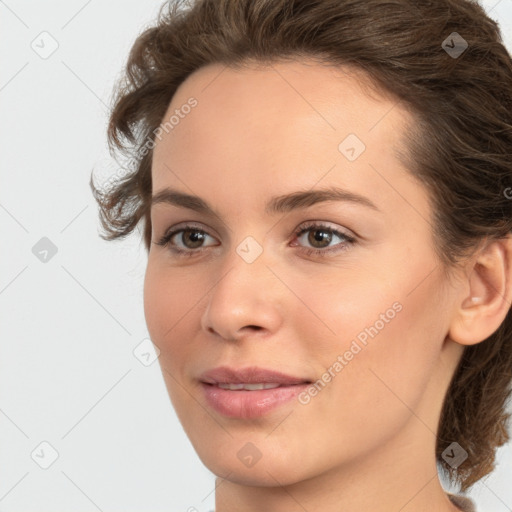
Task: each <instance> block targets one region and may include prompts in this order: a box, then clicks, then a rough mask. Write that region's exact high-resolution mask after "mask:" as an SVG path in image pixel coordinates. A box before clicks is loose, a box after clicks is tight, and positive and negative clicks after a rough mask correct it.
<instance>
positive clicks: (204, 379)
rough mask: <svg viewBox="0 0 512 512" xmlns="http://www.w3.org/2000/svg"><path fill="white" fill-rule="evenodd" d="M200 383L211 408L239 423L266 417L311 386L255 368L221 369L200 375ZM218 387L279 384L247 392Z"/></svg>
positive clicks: (222, 367) (307, 381)
mask: <svg viewBox="0 0 512 512" xmlns="http://www.w3.org/2000/svg"><path fill="white" fill-rule="evenodd" d="M199 380H200V381H201V388H202V390H203V394H204V397H205V398H206V401H207V403H208V405H210V407H212V408H213V409H214V410H216V411H217V412H218V413H220V414H222V415H224V416H227V417H230V418H241V419H249V418H257V417H259V416H263V415H264V414H268V413H270V412H271V411H272V410H274V409H276V408H278V407H280V406H282V405H284V404H286V403H288V402H290V401H291V400H292V399H293V398H295V397H296V396H297V395H298V394H299V393H301V392H302V391H304V390H305V389H306V388H307V387H308V386H309V385H310V384H311V381H310V380H308V379H304V378H301V377H294V376H291V375H286V374H284V373H282V372H278V371H276V370H270V369H265V368H260V367H257V366H251V367H246V368H239V369H235V368H230V367H228V366H221V367H218V368H214V369H213V370H209V371H207V372H205V373H203V374H202V375H201V377H200V379H199ZM219 383H225V384H241V383H246V384H254V383H278V384H280V386H279V387H277V388H273V389H259V390H254V391H247V390H229V389H222V388H220V387H218V386H217V384H219Z"/></svg>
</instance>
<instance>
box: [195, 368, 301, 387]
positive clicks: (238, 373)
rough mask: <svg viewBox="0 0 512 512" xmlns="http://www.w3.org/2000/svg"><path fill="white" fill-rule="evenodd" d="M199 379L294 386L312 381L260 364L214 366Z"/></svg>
mask: <svg viewBox="0 0 512 512" xmlns="http://www.w3.org/2000/svg"><path fill="white" fill-rule="evenodd" d="M199 380H200V381H201V382H205V383H207V384H219V383H223V384H242V383H245V384H254V383H258V382H262V383H271V382H275V383H278V384H281V385H283V386H293V385H295V384H303V383H311V381H310V380H309V379H306V378H304V377H294V376H292V375H286V374H285V373H282V372H279V371H277V370H270V369H267V368H261V367H259V366H247V367H245V368H231V367H229V366H218V367H217V368H213V369H212V370H208V371H206V372H204V373H203V374H201V376H200V377H199Z"/></svg>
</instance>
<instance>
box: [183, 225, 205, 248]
mask: <svg viewBox="0 0 512 512" xmlns="http://www.w3.org/2000/svg"><path fill="white" fill-rule="evenodd" d="M190 233H191V234H190ZM187 235H188V236H189V238H190V239H192V246H190V245H188V244H187V243H186V240H187ZM203 238H204V233H201V232H199V231H197V230H196V229H185V230H183V233H182V235H181V239H182V241H183V243H184V244H185V246H186V247H187V248H189V249H196V248H197V247H200V246H201V243H202V242H203Z"/></svg>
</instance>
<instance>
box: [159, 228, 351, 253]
mask: <svg viewBox="0 0 512 512" xmlns="http://www.w3.org/2000/svg"><path fill="white" fill-rule="evenodd" d="M306 233H309V235H308V236H307V237H306V239H305V240H302V243H305V242H306V243H309V244H311V245H312V246H313V248H309V249H308V248H307V247H306V248H304V247H303V249H302V252H304V253H305V254H307V255H308V256H311V255H315V256H328V255H330V254H331V253H334V252H339V251H343V250H347V249H348V248H349V246H350V245H352V244H354V243H356V239H355V238H354V237H353V236H350V235H348V234H346V233H343V232H342V231H340V230H338V229H334V228H331V227H329V226H328V225H326V224H322V223H315V222H311V223H308V224H306V225H302V226H301V227H300V228H299V229H298V230H297V231H295V233H294V236H295V237H297V239H301V238H304V235H305V234H306ZM177 235H180V236H177ZM207 237H210V238H212V239H213V237H211V236H210V235H209V234H208V233H207V232H206V231H204V230H202V229H200V228H199V227H197V226H195V225H193V224H188V225H185V226H181V227H177V228H175V229H172V230H170V231H168V232H167V233H165V234H164V235H163V237H162V238H161V239H160V240H159V241H158V242H155V243H156V244H157V245H160V246H163V247H166V246H169V250H170V251H171V252H172V253H174V254H175V255H177V256H180V257H181V256H194V255H197V254H199V253H201V252H203V251H204V250H206V249H207V248H208V247H210V246H208V245H207V246H204V245H203V243H204V241H205V240H206V239H207ZM174 238H176V241H178V242H181V244H182V246H181V247H180V245H179V244H177V243H176V242H175V241H173V239H174ZM336 238H339V239H340V240H341V242H340V243H337V244H335V245H333V246H331V247H329V244H330V243H331V242H332V241H333V240H335V239H336ZM211 245H215V244H211ZM296 245H297V244H295V243H294V244H293V245H292V247H294V246H296Z"/></svg>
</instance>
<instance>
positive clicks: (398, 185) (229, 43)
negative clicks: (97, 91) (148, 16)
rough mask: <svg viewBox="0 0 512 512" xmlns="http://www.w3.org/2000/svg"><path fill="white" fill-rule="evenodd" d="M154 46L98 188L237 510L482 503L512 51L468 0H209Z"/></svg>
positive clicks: (507, 261)
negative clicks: (476, 496)
mask: <svg viewBox="0 0 512 512" xmlns="http://www.w3.org/2000/svg"><path fill="white" fill-rule="evenodd" d="M166 5H167V4H164V6H163V7H162V10H161V11H160V15H159V20H158V23H157V24H156V26H155V27H152V28H149V29H147V30H146V31H145V32H144V33H143V34H141V35H140V36H139V37H138V39H137V41H136V42H135V44H134V46H133V48H132V50H131V53H130V57H129V61H128V64H127V73H126V76H125V79H124V81H123V82H122V83H120V84H119V85H120V86H119V88H118V90H117V96H116V98H115V105H114V108H113V111H112V114H111V119H110V124H109V130H108V135H109V143H110V144H111V147H112V148H114V149H115V151H119V152H120V153H122V154H123V155H124V156H128V157H129V158H130V159H131V162H135V163H134V168H135V170H134V171H133V172H131V173H130V174H129V175H128V176H127V177H125V178H123V180H121V181H120V182H119V183H118V184H117V186H116V187H114V188H111V189H110V190H109V191H108V192H104V193H101V191H100V190H99V189H97V188H96V187H95V186H94V184H93V182H92V180H91V186H92V188H93V192H94V194H95V197H96V199H97V200H98V203H99V205H100V214H101V215H100V218H101V221H102V225H103V227H104V228H105V231H106V234H104V235H103V236H104V238H106V239H115V238H119V237H124V236H126V235H127V234H129V233H131V232H132V231H133V229H134V228H135V227H136V226H137V225H138V223H139V221H142V222H143V225H144V241H145V246H146V249H147V250H148V264H147V271H146V276H145V286H144V308H145V316H146V321H147V326H148V330H149V333H150V335H151V338H152V341H153V342H154V344H155V345H156V346H157V347H158V348H159V350H160V357H159V361H160V365H161V369H162V373H163V376H164V378H165V382H166V385H167V389H168V392H169V396H170V398H171V401H172V404H173V406H174V408H175V410H176V413H177V415H178V417H179V420H180V422H181V424H182V425H183V428H184V429H185V431H186V433H187V435H188V437H189V438H190V441H191V443H192V444H193V446H194V448H195V449H196V451H197V453H198V455H199V457H200V458H201V460H202V461H203V463H204V464H205V465H206V466H207V467H208V468H209V469H210V470H211V471H212V472H213V473H214V474H215V475H217V483H218V485H217V489H216V496H215V503H216V512H232V511H235V510H236V511H244V512H252V511H261V510H269V511H273V512H285V511H286V512H288V511H292V510H309V511H313V510H322V511H329V512H331V511H332V512H334V511H340V510H347V511H349V510H350V511H356V510H357V511H362V510H372V511H379V512H384V511H398V510H400V511H403V512H408V511H415V512H418V511H432V510H435V511H441V512H445V511H446V512H448V511H455V510H466V511H469V510H474V504H473V503H472V502H471V500H470V499H469V498H467V497H464V496H462V495H452V494H449V493H446V492H445V491H444V489H443V487H442V485H441V483H440V479H439V472H442V474H444V475H446V476H448V477H450V478H451V480H452V482H453V483H454V484H460V490H461V492H464V491H466V490H467V489H468V488H469V487H471V486H472V485H473V484H474V483H475V482H477V481H478V480H479V479H480V478H482V477H483V476H484V475H486V474H488V473H489V472H490V471H492V469H493V464H494V454H495V450H496V448H497V447H499V446H501V445H503V444H504V443H506V442H507V441H508V439H509V438H508V434H507V430H506V427H507V420H508V415H507V412H506V410H505V404H506V400H507V397H508V396H509V392H510V383H511V380H512V317H511V313H510V305H511V301H512V284H511V283H512V242H511V229H512V202H511V201H510V198H511V197H512V193H511V191H512V188H510V187H511V186H512V161H511V159H510V154H511V152H512V94H511V91H512V61H511V58H510V55H509V54H508V53H507V51H506V49H505V48H504V46H503V44H502V41H501V35H500V32H499V28H498V26H497V25H496V23H495V22H494V21H493V20H491V19H490V18H488V17H487V16H486V14H485V12H484V11H483V9H482V8H481V7H480V6H479V5H478V4H476V3H474V2H471V1H469V0H432V1H413V0H390V1H382V0H368V1H365V2H360V1H359V0H336V1H335V0H318V1H314V2H312V1H299V0H261V1H250V0H220V1H219V0H199V1H197V2H195V3H193V4H192V5H191V6H182V5H179V4H169V6H168V7H169V9H168V10H167V11H165V10H164V7H166Z"/></svg>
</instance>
